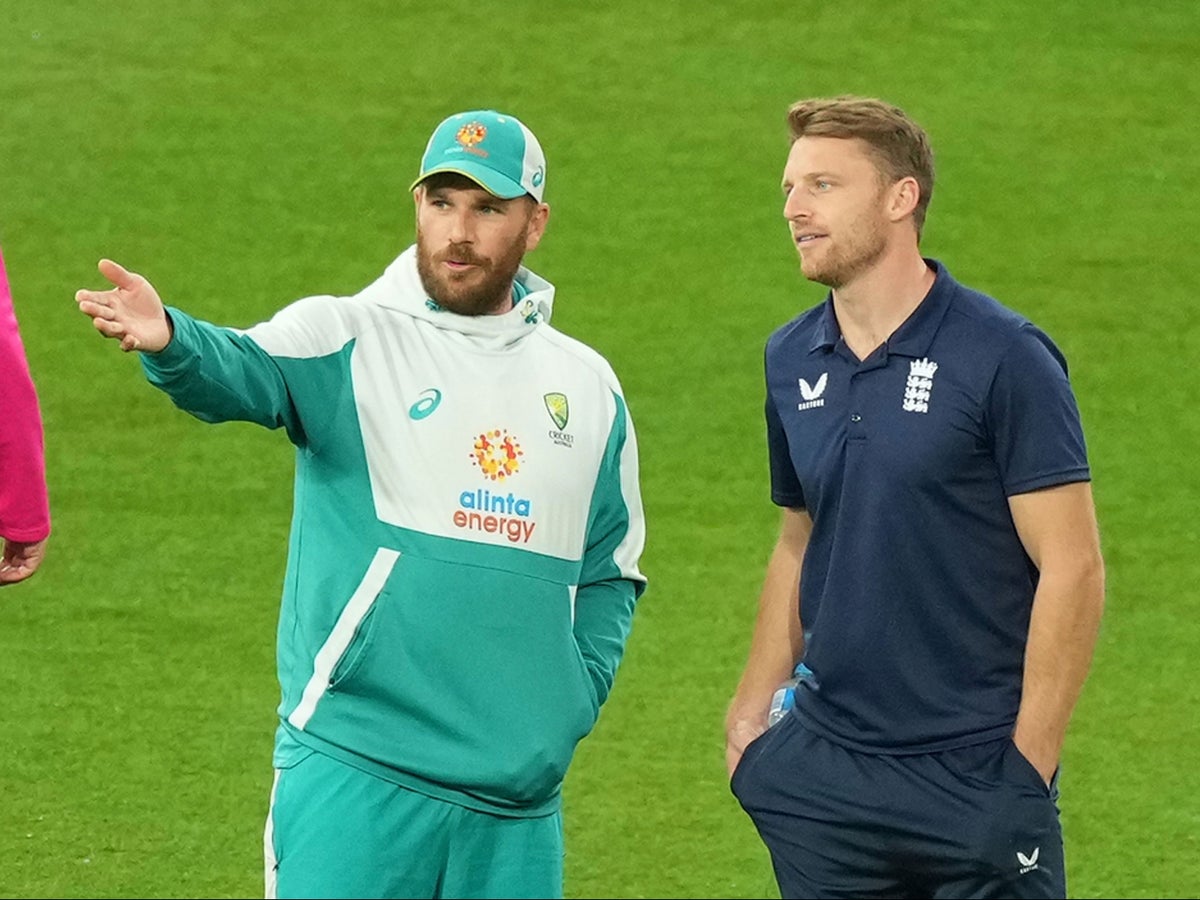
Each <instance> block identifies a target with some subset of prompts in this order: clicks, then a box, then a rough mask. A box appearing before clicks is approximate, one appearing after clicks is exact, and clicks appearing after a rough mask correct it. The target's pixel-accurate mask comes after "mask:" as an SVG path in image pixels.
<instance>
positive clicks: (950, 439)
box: [765, 260, 1091, 753]
mask: <svg viewBox="0 0 1200 900" xmlns="http://www.w3.org/2000/svg"><path fill="white" fill-rule="evenodd" d="M926 262H927V264H928V265H929V266H930V268H932V269H933V270H934V272H935V273H936V279H935V281H934V284H933V287H932V288H931V289H930V291H929V293H928V295H926V297H925V298H924V299H923V300H922V301H921V303H920V305H919V306H918V307H917V308H916V310H914V311H913V313H912V314H911V315H910V316H909V318H908V319H907V320H906V321H905V322H904V323H903V324H902V325H901V326H900V327H899V328H897V329H896V331H895V332H894V333H893V334H892V336H891V337H890V338H888V340H887V341H886V342H885V343H884V344H883V345H882V346H880V347H879V348H877V349H876V350H875V352H873V353H872V354H871V355H870V356H869V357H868V358H867V359H865V360H861V361H860V360H859V359H858V358H857V357H856V356H855V355H854V354H853V353H852V352H851V351H850V349H849V348H848V347H847V345H846V343H845V341H844V340H842V337H841V330H840V328H839V327H838V323H837V319H836V317H835V315H834V310H833V301H832V296H831V297H830V298H828V299H826V301H825V302H824V303H822V304H821V305H819V306H816V307H813V308H812V309H809V310H808V311H806V312H804V313H802V314H801V315H799V316H798V317H797V318H795V319H793V320H792V321H791V322H789V323H787V324H786V325H784V326H782V327H781V328H779V329H777V330H776V331H775V332H774V333H773V334H772V335H771V337H770V338H769V339H768V341H767V345H766V360H765V363H766V380H767V402H766V418H767V437H768V446H769V453H770V465H771V494H772V499H773V500H774V502H775V503H777V504H779V505H780V506H784V507H792V508H803V509H805V510H807V511H808V513H809V515H810V516H811V517H812V520H813V526H814V527H813V532H812V537H811V539H810V542H809V545H808V550H807V552H806V554H805V557H804V564H803V568H802V571H801V580H800V606H801V618H802V619H803V621H804V628H805V631H806V632H809V633H810V635H809V640H808V642H807V644H806V650H805V657H804V661H805V663H806V664H807V665H808V667H809V668H810V669H811V670H812V672H813V676H812V679H811V680H810V681H809V682H808V683H807V684H806V685H805V688H806V689H804V690H798V691H797V696H796V709H797V712H798V714H799V715H800V716H801V717H802V718H803V719H804V720H805V722H806V723H807V724H808V725H809V727H811V728H812V729H814V730H816V731H818V732H819V733H821V734H823V735H825V736H826V737H828V738H829V739H830V740H834V741H838V742H840V743H843V744H845V745H847V746H851V747H855V748H857V749H861V750H866V751H869V752H882V753H911V752H929V751H933V750H939V749H948V748H952V747H960V746H966V745H969V744H973V743H977V742H981V741H986V740H991V739H993V738H997V737H1000V736H1002V735H1005V734H1010V733H1011V731H1012V727H1013V723H1014V722H1015V721H1016V715H1017V706H1018V704H1019V702H1020V698H1021V677H1022V666H1023V660H1024V653H1025V642H1026V635H1027V632H1028V629H1029V617H1030V611H1031V608H1032V602H1033V593H1034V589H1035V588H1036V586H1037V577H1038V573H1037V569H1036V567H1035V566H1034V565H1033V563H1032V561H1031V560H1030V559H1029V557H1028V555H1027V554H1026V553H1025V550H1024V548H1023V547H1022V545H1021V542H1020V540H1019V539H1018V537H1017V532H1016V529H1015V527H1014V525H1013V521H1012V516H1011V514H1010V511H1009V507H1008V499H1007V498H1008V497H1010V496H1012V495H1014V494H1021V493H1025V492H1027V491H1034V490H1037V489H1039V488H1045V487H1050V486H1052V485H1058V484H1065V483H1067V482H1076V481H1086V480H1089V479H1090V477H1091V476H1090V473H1089V469H1088V461H1087V451H1086V448H1085V445H1084V438H1083V431H1082V428H1081V425H1080V419H1079V410H1078V407H1077V405H1076V402H1075V397H1074V394H1073V392H1072V390H1071V385H1070V383H1069V381H1068V379H1067V365H1066V361H1065V359H1064V358H1063V355H1062V354H1061V353H1060V352H1059V350H1058V348H1057V347H1056V346H1055V345H1054V343H1053V342H1052V341H1051V340H1050V338H1049V337H1048V336H1047V335H1046V334H1045V333H1044V332H1042V331H1041V330H1040V329H1038V328H1037V327H1036V326H1034V325H1033V324H1032V323H1030V322H1029V321H1028V320H1027V319H1025V318H1023V317H1021V316H1020V315H1018V314H1017V313H1015V312H1013V311H1012V310H1009V309H1007V308H1006V307H1004V306H1002V305H1001V304H1000V303H998V302H997V301H996V300H994V299H992V298H991V297H988V296H986V295H984V294H982V293H980V292H978V291H974V290H971V289H969V288H967V287H964V286H963V285H961V284H959V283H958V282H956V281H955V280H954V279H953V278H952V277H951V276H950V273H949V272H948V271H947V270H946V269H945V267H943V266H942V265H941V264H939V263H938V262H937V261H935V260H926Z"/></svg>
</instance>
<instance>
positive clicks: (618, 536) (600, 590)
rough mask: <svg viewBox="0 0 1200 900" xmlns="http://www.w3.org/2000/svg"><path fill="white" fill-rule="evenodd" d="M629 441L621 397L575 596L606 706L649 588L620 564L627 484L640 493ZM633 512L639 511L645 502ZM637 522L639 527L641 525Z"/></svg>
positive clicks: (582, 642)
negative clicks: (626, 454) (629, 467)
mask: <svg viewBox="0 0 1200 900" xmlns="http://www.w3.org/2000/svg"><path fill="white" fill-rule="evenodd" d="M625 441H626V416H625V407H624V404H623V403H622V402H621V401H620V398H618V404H617V415H616V417H615V421H614V424H613V429H612V433H611V434H610V435H609V440H608V446H607V447H606V449H605V454H604V461H603V463H602V464H601V467H600V473H599V475H598V477H597V481H596V490H595V492H594V494H593V495H592V509H591V513H590V516H589V521H588V536H587V547H586V549H585V551H584V557H583V568H582V572H581V574H580V578H579V588H578V590H577V592H576V595H575V624H574V634H575V641H576V643H577V644H578V645H579V650H580V652H581V653H582V654H583V659H584V663H585V664H586V665H587V669H588V674H589V675H591V678H592V683H593V685H594V686H595V688H596V701H597V704H603V703H604V701H605V700H606V699H607V698H608V693H609V691H610V690H611V689H612V684H613V679H614V678H615V677H616V672H617V666H618V665H619V664H620V662H621V657H622V656H623V655H624V652H625V643H626V641H627V639H628V637H629V631H630V627H631V625H632V621H633V611H634V606H635V604H636V603H637V600H638V598H639V597H640V596H641V594H642V591H643V590H644V589H645V586H646V580H645V578H643V577H642V576H641V574H640V573H639V572H637V570H636V567H632V569H630V568H628V567H627V568H626V570H625V571H622V567H621V566H620V565H619V564H618V562H617V559H618V554H619V553H620V552H621V550H620V548H621V547H622V544H623V543H625V541H626V539H627V537H628V535H629V533H630V526H631V521H630V508H629V504H628V503H627V502H626V499H625V496H624V492H623V490H622V482H623V481H625V482H626V483H631V484H633V485H634V487H633V489H634V490H636V489H637V488H636V483H637V482H636V475H635V477H633V478H632V479H630V478H625V479H623V478H622V472H621V461H622V449H623V448H624V446H625ZM626 474H627V475H628V474H629V473H626ZM634 508H635V509H636V510H639V511H640V509H641V504H640V498H639V502H638V503H637V504H635V506H634ZM639 514H640V513H639ZM637 524H638V526H639V528H640V526H641V523H640V522H639V523H637Z"/></svg>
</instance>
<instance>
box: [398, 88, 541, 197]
mask: <svg viewBox="0 0 1200 900" xmlns="http://www.w3.org/2000/svg"><path fill="white" fill-rule="evenodd" d="M438 172H457V173H458V174H459V175H465V176H466V177H467V178H470V179H471V180H472V181H474V182H475V183H476V184H478V185H479V186H480V187H481V188H483V189H484V190H485V191H487V192H488V193H490V194H494V195H495V196H497V197H500V198H501V199H503V200H511V199H513V198H514V197H520V196H521V195H522V194H529V195H530V196H531V197H533V199H534V200H537V201H538V202H539V203H540V202H541V201H542V192H543V191H544V190H545V187H546V156H545V154H543V153H542V145H541V144H539V143H538V140H537V138H536V137H534V136H533V132H532V131H530V130H529V129H528V128H526V127H525V126H524V125H523V124H522V123H521V121H520V120H519V119H517V118H515V117H513V116H509V115H505V114H504V113H501V112H497V111H496V110H494V109H478V110H473V111H471V112H461V113H456V114H454V115H452V116H449V117H447V118H445V119H443V120H442V122H441V124H440V125H438V127H437V128H436V129H434V132H433V135H432V136H431V137H430V138H429V143H428V144H427V145H426V147H425V155H424V156H422V157H421V174H420V175H418V176H417V180H416V181H414V182H413V183H412V188H416V186H417V185H419V184H420V183H421V182H422V181H424V180H425V179H426V178H428V177H429V176H430V175H434V174H436V173H438ZM412 188H410V190H411V189H412Z"/></svg>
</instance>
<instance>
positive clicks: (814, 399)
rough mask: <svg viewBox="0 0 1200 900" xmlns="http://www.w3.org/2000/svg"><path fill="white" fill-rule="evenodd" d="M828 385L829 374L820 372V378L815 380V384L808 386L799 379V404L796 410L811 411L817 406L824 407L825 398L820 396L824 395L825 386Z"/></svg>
mask: <svg viewBox="0 0 1200 900" xmlns="http://www.w3.org/2000/svg"><path fill="white" fill-rule="evenodd" d="M828 383H829V373H828V372H822V373H821V377H820V378H818V379H817V381H816V383H815V384H809V383H808V382H807V381H805V380H804V379H803V378H801V379H800V404H799V406H797V407H796V409H813V408H814V407H817V406H824V405H825V398H824V397H822V396H821V395H822V394H824V393H825V385H827V384H828Z"/></svg>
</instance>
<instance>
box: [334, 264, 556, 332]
mask: <svg viewBox="0 0 1200 900" xmlns="http://www.w3.org/2000/svg"><path fill="white" fill-rule="evenodd" d="M516 281H518V282H520V283H521V285H522V286H523V287H524V288H525V289H526V291H527V292H528V293H526V294H525V296H524V297H522V298H521V299H520V300H519V301H518V302H517V304H516V306H514V307H513V308H512V309H511V310H510V311H509V312H506V313H503V314H501V315H498V316H463V315H459V314H458V313H454V312H450V310H448V309H443V308H442V307H440V306H438V304H437V303H436V302H435V301H434V300H433V299H432V298H431V297H430V296H429V295H428V294H427V293H425V286H424V285H422V284H421V276H420V275H419V274H418V273H417V246H416V244H413V245H412V246H410V247H409V248H408V249H407V250H405V251H404V252H403V253H401V254H400V255H399V256H398V257H396V259H394V260H393V261H392V262H391V264H389V265H388V267H387V268H386V269H385V270H384V272H383V274H382V275H380V276H379V278H377V279H376V280H375V281H374V282H372V283H371V284H369V285H367V287H365V288H363V289H362V290H361V291H359V293H358V294H357V295H356V296H357V297H358V298H359V299H362V300H364V301H367V302H370V303H374V304H377V305H379V306H382V307H386V308H388V309H395V310H399V311H400V312H403V313H406V314H407V315H410V316H412V317H413V318H417V319H423V320H425V321H426V322H429V323H431V324H432V325H435V326H437V327H438V328H443V329H445V330H447V331H454V332H458V333H459V334H464V335H470V336H474V337H478V338H483V339H484V342H485V343H488V344H501V345H508V344H511V343H514V342H516V341H518V340H520V339H521V338H523V337H525V336H526V335H527V334H529V333H530V332H531V331H532V330H533V329H534V328H535V327H537V325H538V324H539V323H541V322H549V321H550V313H551V311H552V309H553V307H554V285H552V284H551V283H550V282H548V281H546V279H544V278H542V277H541V276H540V275H536V274H534V273H533V272H531V271H530V270H529V269H527V268H525V266H521V267H520V268H519V269H518V270H517V276H516Z"/></svg>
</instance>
